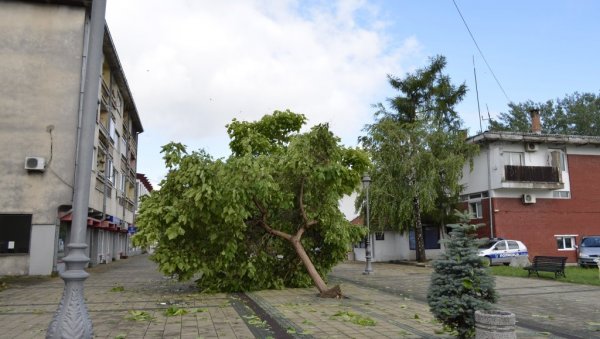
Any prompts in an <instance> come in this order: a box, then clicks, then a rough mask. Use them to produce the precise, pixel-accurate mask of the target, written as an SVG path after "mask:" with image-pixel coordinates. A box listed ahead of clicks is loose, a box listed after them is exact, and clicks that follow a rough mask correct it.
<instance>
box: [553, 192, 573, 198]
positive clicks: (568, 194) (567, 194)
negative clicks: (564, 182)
mask: <svg viewBox="0 0 600 339" xmlns="http://www.w3.org/2000/svg"><path fill="white" fill-rule="evenodd" d="M552 197H554V198H560V199H569V198H570V197H571V192H569V191H553V192H552Z"/></svg>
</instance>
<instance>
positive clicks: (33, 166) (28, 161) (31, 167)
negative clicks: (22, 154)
mask: <svg viewBox="0 0 600 339" xmlns="http://www.w3.org/2000/svg"><path fill="white" fill-rule="evenodd" d="M45 162H46V160H45V159H44V158H42V157H26V158H25V169H26V170H28V171H42V172H43V171H44V170H45V169H46V165H45Z"/></svg>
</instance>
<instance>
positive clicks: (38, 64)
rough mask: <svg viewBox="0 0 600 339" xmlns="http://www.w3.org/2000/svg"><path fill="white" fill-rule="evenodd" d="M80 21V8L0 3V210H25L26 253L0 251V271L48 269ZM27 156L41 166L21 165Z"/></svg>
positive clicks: (69, 162)
mask: <svg viewBox="0 0 600 339" xmlns="http://www.w3.org/2000/svg"><path fill="white" fill-rule="evenodd" d="M84 24H85V9H84V8H83V7H76V6H59V5H50V4H46V3H34V2H21V1H1V2H0V55H2V57H1V58H2V67H0V79H4V80H5V81H3V82H2V83H0V121H2V122H1V123H0V145H3V147H0V173H2V176H1V178H0V191H1V192H2V194H0V213H6V214H9V213H15V214H31V215H32V232H31V246H30V255H24V256H2V257H0V274H10V273H13V274H16V273H19V272H13V271H12V269H10V267H20V268H19V269H18V270H19V271H21V270H22V271H23V274H29V273H31V274H49V273H50V270H51V269H52V260H53V257H54V248H53V247H54V246H55V241H54V239H55V237H54V234H55V230H54V231H53V228H54V227H55V226H54V224H55V222H56V217H57V210H58V207H59V206H61V205H69V204H70V203H71V201H72V195H73V179H74V173H75V166H74V157H75V147H76V136H77V121H78V111H79V92H80V84H81V69H82V60H83V57H82V54H83V41H84V29H83V28H84ZM32 156H33V157H43V158H44V159H45V162H46V167H45V170H44V171H41V172H29V171H27V170H25V168H24V167H25V158H26V157H32ZM42 267H43V268H42ZM4 268H6V270H5V269H4Z"/></svg>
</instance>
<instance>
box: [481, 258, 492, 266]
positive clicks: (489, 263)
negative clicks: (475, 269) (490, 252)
mask: <svg viewBox="0 0 600 339" xmlns="http://www.w3.org/2000/svg"><path fill="white" fill-rule="evenodd" d="M483 263H484V265H485V266H492V258H490V257H484V258H483Z"/></svg>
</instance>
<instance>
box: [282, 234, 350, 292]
mask: <svg viewBox="0 0 600 339" xmlns="http://www.w3.org/2000/svg"><path fill="white" fill-rule="evenodd" d="M290 242H291V243H292V246H293V247H294V250H296V254H298V257H299V258H300V260H302V263H303V264H304V267H306V270H307V271H308V275H309V276H310V278H311V279H312V280H313V282H314V283H315V286H316V287H317V289H318V290H319V296H321V297H324V298H340V297H341V296H342V292H341V290H340V286H339V285H336V286H334V287H333V288H331V289H328V288H327V284H325V281H323V278H321V275H320V274H319V272H318V271H317V269H316V268H315V265H313V263H312V261H311V260H310V257H309V256H308V254H306V251H305V250H304V246H302V243H301V242H300V239H297V238H295V237H292V239H290Z"/></svg>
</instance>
